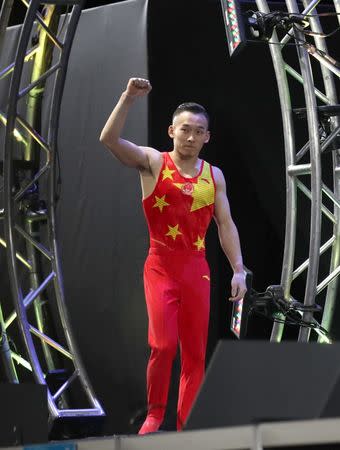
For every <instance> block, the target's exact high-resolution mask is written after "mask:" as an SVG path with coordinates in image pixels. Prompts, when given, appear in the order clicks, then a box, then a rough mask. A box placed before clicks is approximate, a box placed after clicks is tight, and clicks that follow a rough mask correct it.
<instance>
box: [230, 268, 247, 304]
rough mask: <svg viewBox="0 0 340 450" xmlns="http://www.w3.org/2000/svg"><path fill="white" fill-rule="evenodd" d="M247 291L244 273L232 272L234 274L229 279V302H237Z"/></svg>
mask: <svg viewBox="0 0 340 450" xmlns="http://www.w3.org/2000/svg"><path fill="white" fill-rule="evenodd" d="M246 292H247V287H246V274H245V273H244V272H234V276H233V278H232V279H231V297H229V300H230V301H231V302H237V301H238V300H241V299H242V298H243V297H244V295H245V293H246Z"/></svg>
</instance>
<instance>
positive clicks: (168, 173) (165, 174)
mask: <svg viewBox="0 0 340 450" xmlns="http://www.w3.org/2000/svg"><path fill="white" fill-rule="evenodd" d="M174 172H176V170H171V169H169V167H168V166H165V169H164V170H162V175H163V178H162V181H164V180H166V179H167V178H170V180H172V174H173V173H174Z"/></svg>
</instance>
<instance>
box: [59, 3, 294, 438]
mask: <svg viewBox="0 0 340 450" xmlns="http://www.w3.org/2000/svg"><path fill="white" fill-rule="evenodd" d="M145 6H146V3H145V2H144V1H137V0H136V1H134V0H128V1H125V2H121V3H117V4H115V5H111V6H108V7H103V8H98V9H94V10H90V11H87V12H85V13H84V14H83V15H82V19H81V22H80V26H79V30H78V32H77V36H76V39H75V43H74V47H73V50H72V55H71V59H70V66H69V71H68V76H67V84H66V88H65V95H64V98H63V104H62V119H61V123H60V137H59V139H60V141H59V147H60V154H61V170H62V172H61V174H62V188H61V189H62V190H61V199H60V203H59V206H58V218H59V220H58V222H59V223H58V241H59V244H60V248H61V254H62V263H63V272H64V281H65V292H66V300H67V304H68V308H69V311H70V315H71V319H72V325H73V329H74V332H75V335H76V338H77V341H78V343H79V346H80V350H81V354H82V356H83V359H84V362H85V367H86V368H87V370H88V372H89V376H90V379H91V381H92V383H93V385H94V388H95V391H96V392H97V394H98V396H99V398H100V400H101V401H102V402H103V405H104V408H105V409H106V412H107V420H106V426H105V433H106V434H112V433H126V432H130V431H133V427H131V426H130V425H129V420H130V418H131V417H132V416H133V415H134V414H135V413H136V412H137V411H138V409H139V408H143V407H145V368H146V363H147V357H148V349H147V345H146V340H147V336H146V332H147V322H146V311H145V306H144V299H143V286H142V279H141V274H142V267H143V260H144V258H145V255H146V251H147V232H146V226H145V223H144V220H143V217H142V211H141V203H140V188H139V181H138V174H137V173H134V171H131V170H129V169H126V168H123V167H121V166H120V165H119V164H118V163H117V162H116V161H115V160H114V159H112V157H111V156H110V155H109V154H108V152H107V151H106V150H105V149H104V148H103V147H102V146H101V145H100V143H99V142H98V137H99V133H100V130H101V128H102V126H103V124H104V122H105V120H106V117H107V116H108V114H109V113H110V111H111V109H112V107H113V105H114V103H115V102H116V101H117V100H118V98H119V95H120V92H121V91H122V90H123V89H124V86H125V83H126V81H127V79H128V78H129V77H130V76H149V78H150V80H151V83H152V85H153V90H152V93H151V94H150V99H149V108H148V110H147V105H146V102H143V101H140V102H139V103H137V104H136V105H135V106H134V108H133V110H132V112H131V116H130V118H129V121H128V124H127V126H126V129H125V133H124V136H125V137H127V138H128V139H131V140H134V141H135V142H137V143H139V144H146V143H147V142H148V143H149V145H152V146H154V147H156V148H158V149H160V150H167V149H169V148H170V146H171V142H170V140H169V138H168V137H167V127H168V125H169V123H170V120H171V114H172V112H173V110H174V108H175V107H176V106H177V105H178V104H179V103H182V102H183V101H190V100H192V101H197V102H199V103H202V104H203V105H205V106H206V108H207V110H208V112H209V113H210V116H211V132H212V139H211V141H210V143H209V145H208V146H207V147H206V148H205V150H204V151H203V154H202V156H203V157H204V158H206V159H207V160H208V161H209V162H211V163H213V164H215V165H217V166H219V167H220V168H221V169H222V170H223V172H224V174H225V177H226V181H227V190H228V196H229V200H230V203H231V209H232V214H233V217H234V220H235V222H236V224H237V226H238V229H239V232H240V237H241V244H242V249H243V254H244V261H245V264H246V265H247V267H249V268H250V269H251V270H253V271H254V275H255V279H254V287H255V288H256V289H257V290H264V289H265V288H266V287H267V286H268V285H269V284H277V283H279V281H280V272H281V259H282V253H283V236H284V220H285V181H284V174H285V171H284V152H283V135H282V127H281V115H280V109H279V102H278V95H277V88H276V82H275V78H274V73H273V68H272V63H271V58H270V55H269V50H268V48H267V46H264V45H255V46H249V47H248V48H247V49H246V50H245V51H244V53H243V54H241V55H239V57H238V58H237V59H235V60H233V61H230V59H229V57H228V54H227V47H226V40H225V31H224V24H223V18H222V14H221V10H220V2H219V0H206V1H194V0H185V1H183V0H162V1H161V2H160V1H159V0H149V2H148V12H147V16H146V7H145ZM146 44H147V45H148V49H147V48H146ZM294 106H302V105H301V104H296V105H294ZM147 111H148V112H147ZM147 116H148V121H147ZM147 131H148V132H149V137H148V136H147ZM300 244H301V243H300ZM207 247H208V248H207V254H208V260H209V263H210V265H211V268H212V298H211V301H212V308H211V321H210V335H209V346H208V359H209V358H210V356H211V354H212V352H213V350H214V347H215V344H216V341H217V339H218V338H220V337H224V338H227V339H229V338H233V337H232V335H231V333H230V331H229V330H228V328H229V317H230V309H231V308H230V305H229V304H228V303H227V302H226V300H225V299H226V298H227V297H228V296H229V293H230V292H229V283H230V276H231V272H230V269H229V267H228V263H227V261H226V258H225V257H224V255H222V252H221V250H220V248H219V244H218V239H217V234H216V227H215V225H214V224H212V226H211V228H210V230H209V236H208V244H207ZM270 328H271V324H270V323H268V322H266V321H264V320H260V319H258V320H257V321H256V323H255V325H254V327H253V335H254V336H255V337H260V338H265V339H267V338H268V337H269V333H270ZM177 372H178V363H176V364H175V368H174V373H175V374H176V373H177ZM175 408H176V383H175V382H174V383H173V385H172V387H171V392H170V398H169V413H168V417H167V421H166V428H171V427H173V425H174V415H175Z"/></svg>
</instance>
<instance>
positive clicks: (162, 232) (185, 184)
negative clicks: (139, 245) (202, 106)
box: [143, 153, 215, 253]
mask: <svg viewBox="0 0 340 450" xmlns="http://www.w3.org/2000/svg"><path fill="white" fill-rule="evenodd" d="M214 202H215V182H214V177H213V174H212V167H211V165H210V164H208V163H207V162H206V161H203V160H202V162H201V168H200V171H199V174H198V175H197V176H196V177H194V178H186V177H183V176H182V175H181V174H180V173H179V171H178V170H177V168H176V166H175V164H174V162H173V161H172V159H171V157H170V155H169V153H164V154H163V165H162V168H161V171H160V174H159V177H158V180H157V183H156V186H155V189H154V191H153V193H152V194H151V195H149V196H148V197H147V198H146V199H144V200H143V208H144V213H145V216H146V220H147V223H148V227H149V233H150V248H162V249H165V248H167V249H169V250H189V251H190V250H192V251H198V252H203V253H204V252H205V235H206V231H207V228H208V226H209V223H210V221H211V218H212V215H213V212H214Z"/></svg>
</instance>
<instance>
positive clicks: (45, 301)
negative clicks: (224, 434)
mask: <svg viewBox="0 0 340 450" xmlns="http://www.w3.org/2000/svg"><path fill="white" fill-rule="evenodd" d="M24 3H25V4H26V6H27V14H26V17H25V21H24V23H23V25H22V29H21V33H20V39H19V42H18V46H17V50H16V56H15V61H14V62H13V63H12V64H10V65H8V66H7V67H5V68H2V69H1V71H0V80H2V79H3V78H6V77H8V76H11V84H10V90H9V95H8V103H7V111H6V112H2V111H0V122H1V123H2V124H3V125H4V127H5V133H6V134H5V149H4V160H3V163H1V164H2V166H3V178H4V192H3V194H4V195H3V198H4V204H3V206H1V209H0V219H1V222H2V224H3V229H4V235H5V236H0V244H1V246H2V247H3V248H4V249H5V252H6V260H7V270H8V275H9V280H10V289H11V298H12V300H13V306H12V310H11V311H7V312H5V308H1V305H0V332H1V341H0V345H1V346H0V357H1V358H2V361H3V362H4V365H5V370H6V374H7V378H8V380H9V381H11V382H20V375H19V373H18V369H17V366H16V364H18V365H20V367H24V368H25V370H28V371H30V372H32V373H33V376H34V378H35V380H36V382H37V383H40V384H45V385H47V393H48V406H49V411H50V418H51V420H52V421H53V420H54V419H58V418H63V417H95V416H104V415H105V413H104V411H103V408H102V406H101V404H100V402H99V401H98V399H97V398H96V396H95V393H94V391H93V388H92V386H91V384H90V382H89V380H88V376H87V374H86V371H85V368H84V366H83V364H82V361H81V358H80V355H79V352H78V349H77V346H76V344H75V342H74V338H73V336H72V330H71V326H70V322H69V318H68V313H67V309H66V306H65V300H64V292H63V283H62V274H61V267H60V261H59V256H58V248H57V238H56V219H55V209H56V198H57V192H56V186H57V171H58V167H57V160H58V147H57V132H58V124H59V115H60V105H61V98H62V93H63V88H64V83H65V77H66V70H67V64H68V59H69V54H70V50H71V46H72V42H73V38H74V34H75V31H76V28H77V24H78V21H79V17H80V14H81V10H82V6H83V0H51V1H47V2H46V1H44V2H40V1H39V0H31V1H30V2H29V3H26V2H24ZM12 4H13V1H12V0H5V2H4V3H3V6H2V9H1V14H0V18H1V23H0V50H1V47H2V46H3V40H4V37H5V33H4V29H6V26H7V24H8V18H9V11H10V10H11V7H12ZM65 7H67V10H66V13H65V14H64V19H63V23H60V19H61V17H62V16H61V13H62V8H65ZM69 8H70V9H72V10H71V12H70V13H69ZM30 41H31V42H32V46H31V48H28V46H29V42H30ZM29 61H30V63H29V64H30V67H29V68H28V69H27V67H26V66H27V64H26V63H28V62H29ZM25 70H26V77H27V72H29V76H30V81H29V82H28V83H27V82H26V80H25V76H24V75H23V73H24V72H25ZM50 80H52V81H51V83H52V82H53V93H52V98H51V100H50V101H46V100H45V97H44V96H43V94H44V92H45V87H46V83H47V82H48V81H49V82H50ZM0 83H1V81H0ZM43 108H44V114H45V116H46V115H47V114H49V119H48V124H47V126H45V127H44V125H43V123H42V113H41V111H42V109H43ZM44 128H47V130H46V131H44V130H43V129H44ZM3 300H4V299H3V298H1V299H0V301H2V302H3V304H5V302H4V301H3ZM6 306H7V310H8V302H7V303H6ZM14 324H16V326H17V330H16V332H17V333H19V334H20V335H21V336H22V338H23V343H24V344H23V345H24V352H25V354H27V357H24V356H22V355H21V354H20V353H18V352H17V351H14V350H13V349H12V348H11V346H10V345H9V339H8V335H9V333H10V330H11V327H13V325H14ZM18 367H19V366H18ZM53 372H63V374H64V375H63V378H62V380H61V381H60V380H59V381H58V382H57V383H56V382H54V383H49V382H48V380H49V378H50V375H51V374H52V373H53ZM79 397H80V398H81V405H80V404H79V401H78V398H79Z"/></svg>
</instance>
